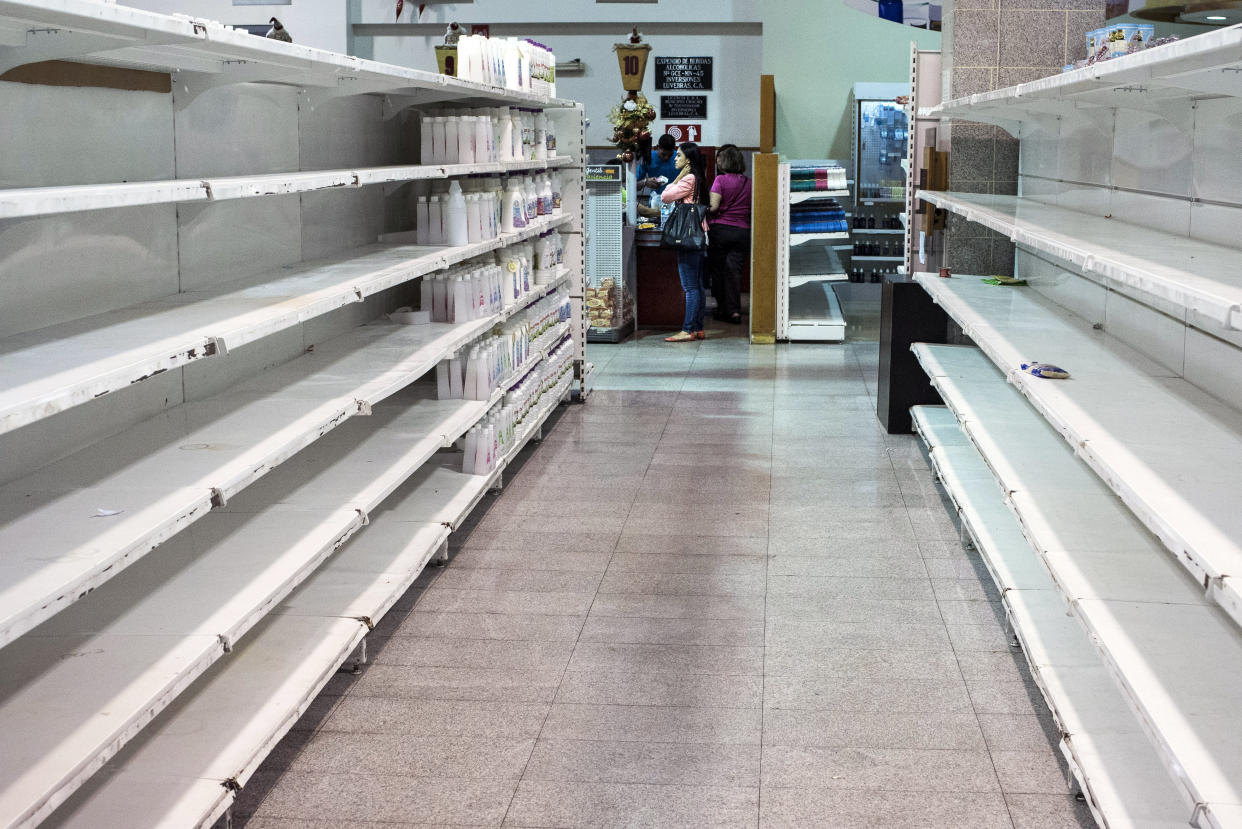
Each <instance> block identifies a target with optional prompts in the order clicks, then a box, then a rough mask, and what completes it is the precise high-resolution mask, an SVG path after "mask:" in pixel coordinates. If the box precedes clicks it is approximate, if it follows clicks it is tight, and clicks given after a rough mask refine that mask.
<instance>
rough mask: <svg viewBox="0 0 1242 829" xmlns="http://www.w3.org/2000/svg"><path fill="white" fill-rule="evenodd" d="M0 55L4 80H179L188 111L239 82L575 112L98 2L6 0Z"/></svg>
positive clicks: (0, 12)
mask: <svg viewBox="0 0 1242 829" xmlns="http://www.w3.org/2000/svg"><path fill="white" fill-rule="evenodd" d="M0 50H2V51H0V72H3V71H7V70H8V69H11V68H12V67H15V66H21V65H23V64H27V63H34V62H37V61H45V60H57V59H61V60H66V59H72V60H77V61H81V62H87V63H98V64H104V65H109V66H122V67H127V68H132V69H144V70H150V71H157V72H170V73H174V74H175V76H176V83H175V84H174V87H175V88H176V94H175V95H174V98H175V100H176V101H177V103H178V105H179V106H184V105H185V104H186V103H188V102H189V101H191V100H193V99H194V97H195V96H197V95H198V94H200V93H201V92H203V91H205V90H207V89H210V88H212V87H216V86H221V85H224V84H234V83H281V84H289V85H294V86H299V87H303V88H310V89H312V90H315V91H316V92H317V93H318V94H320V95H323V96H334V95H360V94H367V93H376V92H388V93H391V94H396V95H404V96H407V97H417V98H419V99H420V100H422V101H428V102H434V101H438V100H454V101H457V102H462V103H469V102H474V101H479V102H492V101H495V102H511V103H516V104H528V105H529V104H534V105H543V106H563V105H565V104H566V102H564V101H561V100H558V99H551V98H549V97H548V96H546V95H541V94H535V93H531V92H515V91H509V90H505V89H502V88H499V87H493V86H488V85H485V84H482V83H474V82H470V81H462V80H458V79H457V78H450V77H448V76H445V75H440V74H437V73H434V72H424V71H421V70H416V69H409V68H406V67H401V66H394V65H390V64H383V63H377V62H375V61H369V60H361V59H359V58H355V57H350V56H348V55H341V54H337V53H334V52H327V51H324V50H322V49H313V48H311V47H308V46H302V45H300V44H295V43H282V42H280V41H275V40H270V39H268V38H263V37H255V36H254V35H252V34H250V33H249V32H246V31H244V30H238V29H233V28H231V27H229V26H225V25H222V24H220V23H217V22H215V21H211V20H203V19H197V18H190V17H182V16H176V17H174V16H170V15H163V14H156V13H153V12H145V11H139V10H137V9H130V8H126V7H124V6H119V5H116V4H112V3H100V2H96V0H56V2H54V3H52V2H38V1H37V0H3V2H2V3H0Z"/></svg>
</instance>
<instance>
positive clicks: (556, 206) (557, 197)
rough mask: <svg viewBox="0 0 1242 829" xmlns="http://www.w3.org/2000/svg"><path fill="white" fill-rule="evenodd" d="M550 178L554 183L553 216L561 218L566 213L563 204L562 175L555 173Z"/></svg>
mask: <svg viewBox="0 0 1242 829" xmlns="http://www.w3.org/2000/svg"><path fill="white" fill-rule="evenodd" d="M548 178H549V179H551V181H552V215H553V216H559V215H561V214H562V213H563V212H564V211H565V208H564V206H563V205H562V204H561V195H562V191H561V185H562V181H561V174H560V173H553V174H552V175H550V176H548Z"/></svg>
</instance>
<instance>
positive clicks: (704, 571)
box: [608, 553, 771, 578]
mask: <svg viewBox="0 0 1242 829" xmlns="http://www.w3.org/2000/svg"><path fill="white" fill-rule="evenodd" d="M768 572H771V571H770V569H769V565H768V559H767V558H766V557H764V556H741V555H736V556H727V555H719V556H717V555H678V554H675V553H669V554H665V555H658V554H643V553H613V556H612V561H611V562H609V564H608V574H609V575H610V576H611V575H613V574H615V573H693V574H696V575H713V576H734V577H750V578H762V577H763V575H764V574H765V573H768Z"/></svg>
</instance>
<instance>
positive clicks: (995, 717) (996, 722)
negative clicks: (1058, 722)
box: [978, 711, 1055, 751]
mask: <svg viewBox="0 0 1242 829" xmlns="http://www.w3.org/2000/svg"><path fill="white" fill-rule="evenodd" d="M978 717H979V727H980V728H982V729H983V736H984V737H985V738H986V740H987V743H988V748H990V749H993V750H996V751H1048V750H1050V749H1052V748H1053V747H1054V746H1055V740H1054V739H1052V735H1050V734H1048V733H1047V732H1046V731H1045V730H1044V723H1043V721H1042V720H1041V719H1040V717H1038V716H1036V715H1035V713H1033V712H1031V711H1027V712H1025V713H1021V714H979V715H978Z"/></svg>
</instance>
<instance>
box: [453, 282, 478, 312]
mask: <svg viewBox="0 0 1242 829" xmlns="http://www.w3.org/2000/svg"><path fill="white" fill-rule="evenodd" d="M451 304H452V317H451V319H452V321H453V322H469V321H470V320H472V319H474V317H473V315H472V314H471V307H470V286H469V285H467V284H466V283H465V282H464V281H463V280H462V278H461V277H460V276H458V277H455V278H454V279H453V295H452V300H451Z"/></svg>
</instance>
